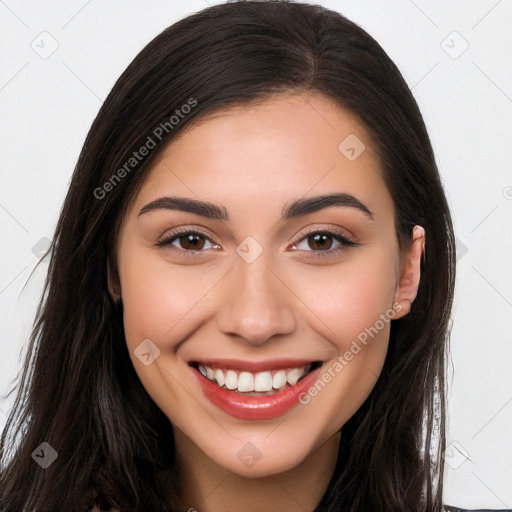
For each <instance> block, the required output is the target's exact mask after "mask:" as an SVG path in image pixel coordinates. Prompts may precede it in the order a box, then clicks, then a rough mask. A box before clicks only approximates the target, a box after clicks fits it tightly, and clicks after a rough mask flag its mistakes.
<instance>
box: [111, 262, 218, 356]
mask: <svg viewBox="0 0 512 512" xmlns="http://www.w3.org/2000/svg"><path fill="white" fill-rule="evenodd" d="M119 274H120V281H121V290H122V300H123V316H124V326H125V334H126V340H127V343H128V345H129V346H131V347H133V346H134V345H136V344H137V343H140V342H141V341H142V340H143V339H146V338H149V339H151V340H155V341H157V343H158V344H161V343H162V342H163V341H164V340H165V343H166V344H167V345H169V347H168V348H172V345H174V344H177V343H178V341H179V340H180V338H179V335H180V334H179V333H180V330H181V327H182V324H183V323H186V320H185V322H183V320H184V319H187V316H188V315H190V314H191V312H192V311H193V310H194V309H196V308H199V309H201V308H203V307H204V305H205V303H207V300H208V299H207V295H206V298H205V294H207V291H208V290H209V289H210V288H211V287H212V286H213V285H214V284H215V282H216V281H217V280H218V279H219V278H220V277H222V276H221V274H219V272H218V271H216V270H213V271H210V272H208V270H207V269H202V270H198V268H197V267H196V266H192V265H190V266H187V265H183V266H181V267H175V268H173V267H172V266H171V265H169V263H167V262H165V261H155V260H150V259H148V258H145V259H144V258H142V257H137V255H136V254H134V255H133V256H132V257H131V258H129V257H128V258H126V264H124V265H122V264H121V265H120V268H119ZM217 274H219V275H218V276H217Z"/></svg>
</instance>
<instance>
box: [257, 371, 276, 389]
mask: <svg viewBox="0 0 512 512" xmlns="http://www.w3.org/2000/svg"><path fill="white" fill-rule="evenodd" d="M271 389H272V375H270V372H259V373H257V374H256V376H255V377H254V391H270V390H271Z"/></svg>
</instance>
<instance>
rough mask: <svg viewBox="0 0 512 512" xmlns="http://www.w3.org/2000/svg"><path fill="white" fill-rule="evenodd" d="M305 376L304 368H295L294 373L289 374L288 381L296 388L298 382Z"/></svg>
mask: <svg viewBox="0 0 512 512" xmlns="http://www.w3.org/2000/svg"><path fill="white" fill-rule="evenodd" d="M303 375H304V367H302V368H294V369H293V370H292V371H290V372H288V374H287V375H286V380H287V381H288V384H290V386H295V384H297V381H298V380H299V379H300V378H301V377H302V376H303Z"/></svg>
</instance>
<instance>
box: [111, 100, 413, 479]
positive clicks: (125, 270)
mask: <svg viewBox="0 0 512 512" xmlns="http://www.w3.org/2000/svg"><path fill="white" fill-rule="evenodd" d="M393 214H394V212H393V202H392V199H391V196H390V194H389V192H388V190H387V188H386V186H385V184H384V181H383V178H382V175H381V171H380V169H379V162H378V159H377V156H376V153H375V150H374V147H373V146H372V143H371V142H370V140H369V138H368V136H367V134H366V132H365V130H364V128H363V126H362V125H361V124H360V123H359V122H358V121H357V119H356V118H355V117H354V116H352V115H351V114H350V113H348V112H347V111H346V110H344V109H342V108H340V107H338V106H336V105H335V104H334V103H332V102H331V101H330V100H328V99H326V98H324V97H323V96H319V95H313V94H308V95H292V94H290V95H280V96H276V97H273V98H272V99H269V100H267V101H265V102H264V103H261V104H259V105H258V106H251V107H243V108H239V109H236V110H230V111H226V112H222V113H220V114H217V115H215V116H213V117H210V118H209V119H207V120H205V121H204V122H202V123H199V124H197V125H196V126H195V127H193V128H191V129H190V130H188V131H187V132H184V133H183V134H182V135H181V136H180V137H179V138H178V139H177V140H175V141H174V142H173V143H172V145H170V146H169V147H168V148H166V150H165V152H164V153H163V155H162V156H161V158H160V159H159V160H158V162H157V163H156V164H155V166H154V168H153V169H152V171H151V173H150V174H149V176H148V178H147V180H146V181H145V183H144V184H143V186H142V187H141V189H140V191H139V193H138V194H137V196H136V198H135V200H134V202H133V204H132V207H131V208H130V210H129V211H128V213H127V215H126V217H125V219H124V222H123V224H122V227H121V230H120V234H119V239H118V269H119V282H120V294H121V298H122V302H123V308H124V326H125V333H126V341H127V344H128V349H129V352H130V356H131V358H132V361H133V365H134V367H135V370H136V372H137V374H138V376H139V378H140V380H141V382H142V384H143V386H144V387H145V389H146V390H147V392H148V393H149V395H150V396H151V397H152V399H153V400H154V401H155V403H156V404H157V405H158V406H159V407H160V409H161V410H162V411H163V412H164V413H165V414H166V415H167V417H168V418H169V420H170V421H171V423H172V424H173V427H174V429H175V432H179V433H180V434H181V435H184V436H186V438H187V440H188V442H190V441H191V442H192V446H194V447H195V449H197V448H199V450H201V452H202V453H203V454H205V455H206V456H207V457H208V458H209V459H211V460H212V461H213V462H214V463H216V464H219V465H221V466H223V467H224V468H227V469H229V470H230V471H233V472H235V473H237V474H239V475H246V476H251V477H255V476H263V475H269V474H276V473H278V472H282V471H285V470H288V469H291V468H293V467H296V466H297V465H299V464H300V463H302V462H303V461H305V460H306V459H307V458H308V457H310V456H312V454H313V453H314V452H315V451H316V450H317V449H318V448H319V447H320V446H321V445H322V444H324V443H325V442H326V441H327V440H328V439H329V438H331V437H332V436H333V435H335V434H336V432H337V431H339V429H340V428H341V427H342V426H343V424H344V423H345V422H346V421H347V420H348V419H349V418H350V417H351V416H352V415H353V414H354V413H355V412H356V411H357V409H358V408H359V407H360V406H361V404H362V403H363V401H364V400H365V398H366V397H367V396H368V394H369V393H370V391H371V389H372V388H373V386H374V384H375V382H376V380H377V377H378V376H379V373H380V371H381V368H382V365H383V363H384V359H385V356H386V350H387V346H388V338H389V331H390V321H391V319H393V318H395V319H396V318H399V317H401V316H403V315H404V314H406V313H407V312H408V307H407V306H408V301H409V302H410V301H412V300H414V296H415V293H416V289H417V284H418V280H419V270H418V268H419V263H418V261H419V254H420V253H419V252H418V250H416V252H411V253H410V254H409V257H406V256H407V255H405V254H404V255H403V256H404V257H403V258H402V257H401V255H400V253H399V249H398V243H397V239H396V234H395V226H394V217H393ZM418 240H419V239H418ZM422 243H423V242H421V244H422ZM413 246H415V247H416V246H417V244H416V243H414V244H413ZM411 251H412V250H411ZM401 301H402V302H401ZM319 364H322V366H321V367H318V365H319ZM199 365H201V367H200V366H199ZM308 370H310V372H309V373H307V375H306V376H305V377H304V378H303V379H301V380H299V381H298V382H297V383H296V384H295V382H296V381H297V379H298V378H301V377H302V375H303V374H304V373H306V372H308ZM201 371H202V372H203V373H206V374H207V375H206V377H204V376H203V375H202V373H201ZM224 381H225V382H224ZM221 385H223V386H222V389H221ZM254 386H256V389H257V390H267V391H257V392H256V391H253V392H251V391H248V390H251V389H255V388H254ZM268 390H271V391H268ZM178 450H179V446H178Z"/></svg>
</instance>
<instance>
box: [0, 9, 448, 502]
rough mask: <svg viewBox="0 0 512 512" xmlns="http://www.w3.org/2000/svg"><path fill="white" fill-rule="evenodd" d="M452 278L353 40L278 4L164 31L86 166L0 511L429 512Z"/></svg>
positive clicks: (357, 32)
mask: <svg viewBox="0 0 512 512" xmlns="http://www.w3.org/2000/svg"><path fill="white" fill-rule="evenodd" d="M454 274H455V269H454V237H453V229H452V223H451V218H450V213H449V209H448V206H447V203H446V199H445V196H444V192H443V188H442V185H441V182H440V178H439V174H438V171H437V168H436V164H435V159H434V155H433V152H432V148H431V145H430V142H429V138H428V135H427V132H426V129H425V126H424V123H423V120H422V117H421V114H420V112H419V110H418V107H417V104H416V102H415V101H414V99H413V97H412V95H411V93H410V91H409V90H408V88H407V86H406V84H405V82H404V80H403V79H402V77H401V75H400V73H399V71H398V70H397V68H396V66H395V65H394V64H393V63H392V62H391V61H390V59H389V57H388V56H387V55H386V54H385V52H384V51H383V50H382V49H381V48H380V46H379V45H378V44H377V43H376V42H375V41H374V40H373V39H372V38H371V37H370V36H369V35H368V34H366V33H365V32H364V31H363V30H362V29H361V28H359V27H358V26H356V25H355V24H353V23H352V22H350V21H348V20H347V19H345V18H344V17H343V16H341V15H340V14H338V13H335V12H333V11H330V10H327V9H324V8H321V7H318V6H313V5H306V4H293V3H287V2H277V1H275V2H274V1H269V2H253V1H248V2H234V3H230V4H225V5H218V6H215V7H211V8H208V9H205V10H204V11H202V12H200V13H198V14H195V15H192V16H189V17H187V18H185V19H183V20H181V21H179V22H178V23H176V24H174V25H173V26H171V27H169V28H168V29H167V30H165V31H164V32H163V33H162V34H160V35H159V36H158V37H156V38H155V39H154V40H153V41H152V42H151V43H149V44H148V45H147V46H146V48H144V49H143V50H142V52H141V53H140V54H139V55H138V56H137V57H136V58H135V60H134V61H133V62H132V64H130V66H129V67H128V69H127V70H126V71H125V72H124V73H123V75H122V76H121V77H120V79H119V80H118V82H117V83H116V85H115V86H114V88H113V90H112V92H111V93H110V95H109V97H108V98H107V100H106V101H105V104H104V105H103V107H102V108H101V110H100V112H99V114H98V116H97V118H96V120H95V121H94V123H93V126H92V128H91V130H90V132H89V135H88V137H87V140H86V142H85V145H84V148H83V151H82V153H81V155H80V158H79V161H78V164H77V167H76V169H75V172H74V175H73V178H72V182H71V185H70V188H69V192H68V195H67V198H66V201H65V204H64V207H63V210H62V212H61V216H60V220H59V223H58V226H57V229H56V233H55V237H54V240H53V244H52V247H51V262H50V267H49V273H48V280H47V285H46V293H45V296H44V301H43V304H42V306H41V309H40V313H39V317H38V320H37V323H36V326H35V329H34V333H33V336H32V341H31V346H30V349H29V355H28V357H27V361H26V365H25V369H24V373H23V376H22V381H21V387H20V391H19V395H18V400H17V402H16V406H15V408H14V409H13V411H12V413H11V416H10V419H9V422H8V424H7V426H6V429H5V431H4V433H3V436H2V459H3V468H2V475H1V482H2V491H1V492H2V495H1V499H0V503H1V508H0V509H1V510H2V511H3V512H11V511H19V510H34V511H36V510H37V511H39V510H41V511H42V510H45V511H53V510H64V509H65V510H73V511H74V510H76V511H80V512H82V511H83V512H85V510H88V509H90V508H91V507H94V510H99V509H108V507H113V509H118V510H122V511H123V512H128V511H132V510H133V511H135V510H137V511H142V510H144V511H146V510H147V511H155V510H172V511H175V510H198V511H203V510H204V511H207V510H235V509H237V510H238V509H243V510H248V511H251V510H287V511H288V510H309V511H313V510H315V511H321V510H329V511H338V510H339V511H341V510H342V511H346V510H349V511H362V510H364V511H369V510H371V511H392V510H393V511H412V510H414V511H441V510H442V508H443V506H442V476H443V467H442V453H443V450H444V443H445V434H444V425H445V396H444V389H445V388H444V386H445V382H444V381H445V376H444V364H445V357H446V351H447V338H448V321H449V317H450V312H451V305H452V298H453V286H454Z"/></svg>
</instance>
